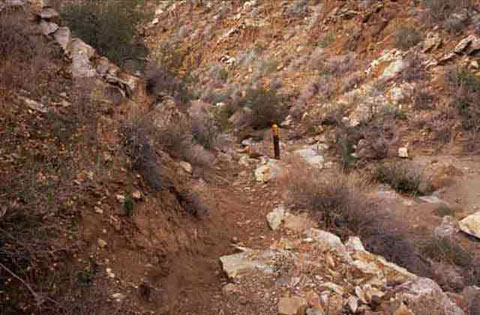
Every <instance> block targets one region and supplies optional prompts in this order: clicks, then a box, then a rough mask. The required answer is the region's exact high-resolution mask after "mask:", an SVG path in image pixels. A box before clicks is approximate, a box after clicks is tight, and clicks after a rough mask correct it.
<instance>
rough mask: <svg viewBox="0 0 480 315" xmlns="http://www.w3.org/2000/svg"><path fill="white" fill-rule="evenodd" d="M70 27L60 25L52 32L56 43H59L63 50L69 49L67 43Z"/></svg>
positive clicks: (68, 41)
mask: <svg viewBox="0 0 480 315" xmlns="http://www.w3.org/2000/svg"><path fill="white" fill-rule="evenodd" d="M70 36H71V35H70V29H69V28H68V27H65V26H63V27H60V28H59V29H58V30H57V31H56V32H55V34H53V37H54V38H55V40H56V41H57V43H58V44H59V45H60V47H62V48H63V51H65V52H68V49H69V44H70Z"/></svg>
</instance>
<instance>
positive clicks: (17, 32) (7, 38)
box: [0, 12, 60, 95]
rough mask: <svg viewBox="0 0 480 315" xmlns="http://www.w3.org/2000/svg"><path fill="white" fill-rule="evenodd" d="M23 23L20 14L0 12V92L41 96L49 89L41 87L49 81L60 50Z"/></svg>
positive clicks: (33, 26)
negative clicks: (27, 93) (9, 90)
mask: <svg viewBox="0 0 480 315" xmlns="http://www.w3.org/2000/svg"><path fill="white" fill-rule="evenodd" d="M26 20H27V16H26V13H23V12H14V13H10V12H0V56H2V57H1V58H0V88H2V89H24V90H27V91H29V92H32V93H35V94H38V95H41V94H44V93H45V90H47V89H51V88H52V87H53V84H50V85H45V84H42V83H43V82H44V81H48V80H50V79H51V78H50V76H52V70H53V69H54V68H55V67H56V64H57V63H58V62H55V61H54V60H55V59H56V58H57V57H59V56H60V50H59V49H56V48H58V47H53V46H52V45H49V44H48V43H47V42H46V39H45V38H44V37H43V35H42V34H41V30H40V28H39V27H38V26H36V25H33V24H31V23H26V22H25V21H26ZM59 59H60V58H59ZM56 81H58V80H57V79H55V80H52V82H56Z"/></svg>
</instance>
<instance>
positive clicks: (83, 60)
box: [71, 38, 96, 78]
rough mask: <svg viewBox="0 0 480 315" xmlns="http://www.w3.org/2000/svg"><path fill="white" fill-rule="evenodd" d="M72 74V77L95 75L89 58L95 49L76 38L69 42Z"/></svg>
mask: <svg viewBox="0 0 480 315" xmlns="http://www.w3.org/2000/svg"><path fill="white" fill-rule="evenodd" d="M71 47H72V75H73V77H74V78H91V77H94V76H95V75H96V71H95V69H94V68H93V66H92V64H91V62H90V59H91V58H92V57H93V56H94V55H95V49H93V47H92V46H90V45H88V44H86V43H85V42H83V41H82V40H80V39H78V38H74V39H73V40H72V42H71Z"/></svg>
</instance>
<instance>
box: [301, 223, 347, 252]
mask: <svg viewBox="0 0 480 315" xmlns="http://www.w3.org/2000/svg"><path fill="white" fill-rule="evenodd" d="M305 236H306V237H307V238H311V239H313V240H314V241H315V243H317V244H318V245H320V248H321V249H322V250H324V251H337V252H338V253H339V254H346V252H347V250H346V248H345V245H343V243H342V241H341V240H340V238H339V237H338V236H336V235H334V234H332V233H329V232H325V231H322V230H319V229H313V228H312V229H310V230H308V231H307V232H306V233H305Z"/></svg>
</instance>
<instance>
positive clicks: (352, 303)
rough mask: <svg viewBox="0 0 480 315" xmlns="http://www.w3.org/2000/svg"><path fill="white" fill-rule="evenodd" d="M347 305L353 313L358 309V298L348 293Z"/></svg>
mask: <svg viewBox="0 0 480 315" xmlns="http://www.w3.org/2000/svg"><path fill="white" fill-rule="evenodd" d="M347 304H348V307H350V310H351V311H352V312H353V313H355V312H356V311H357V309H358V298H356V297H354V296H352V295H350V297H349V298H348V300H347Z"/></svg>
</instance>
